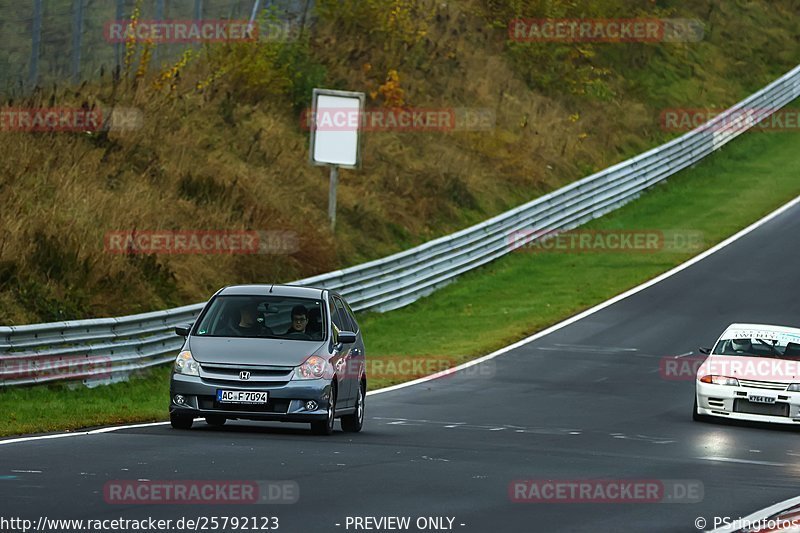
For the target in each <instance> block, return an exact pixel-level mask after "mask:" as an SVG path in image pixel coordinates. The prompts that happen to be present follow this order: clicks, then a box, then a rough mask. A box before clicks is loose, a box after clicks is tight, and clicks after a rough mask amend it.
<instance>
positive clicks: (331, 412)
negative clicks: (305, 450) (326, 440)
mask: <svg viewBox="0 0 800 533" xmlns="http://www.w3.org/2000/svg"><path fill="white" fill-rule="evenodd" d="M335 420H336V378H335V377H334V378H333V383H331V398H330V401H329V402H328V418H327V419H326V420H321V421H319V422H311V432H312V433H313V434H314V435H330V434H332V433H333V423H334V421H335Z"/></svg>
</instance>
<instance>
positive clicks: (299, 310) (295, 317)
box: [285, 305, 308, 335]
mask: <svg viewBox="0 0 800 533" xmlns="http://www.w3.org/2000/svg"><path fill="white" fill-rule="evenodd" d="M307 325H308V311H307V310H306V308H305V306H302V305H295V306H294V307H292V324H291V326H289V330H288V331H287V332H286V333H285V335H297V334H303V335H305V334H306V326H307Z"/></svg>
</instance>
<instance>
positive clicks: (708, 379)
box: [700, 374, 739, 387]
mask: <svg viewBox="0 0 800 533" xmlns="http://www.w3.org/2000/svg"><path fill="white" fill-rule="evenodd" d="M700 381H702V382H703V383H711V384H713V385H729V386H731V387H738V386H739V380H738V379H736V378H729V377H727V376H715V375H713V374H710V375H707V376H703V377H702V378H700Z"/></svg>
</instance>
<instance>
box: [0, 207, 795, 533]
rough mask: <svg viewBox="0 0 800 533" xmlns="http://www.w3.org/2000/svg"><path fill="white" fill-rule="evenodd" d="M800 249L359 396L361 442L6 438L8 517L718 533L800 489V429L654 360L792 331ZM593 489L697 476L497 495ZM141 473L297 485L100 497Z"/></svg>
mask: <svg viewBox="0 0 800 533" xmlns="http://www.w3.org/2000/svg"><path fill="white" fill-rule="evenodd" d="M798 244H800V208H798V207H797V206H795V207H794V208H792V209H790V210H788V211H786V212H784V213H783V214H781V215H779V216H778V217H776V218H774V219H773V220H771V221H770V222H768V223H767V224H764V225H762V226H761V227H759V228H758V229H756V230H755V231H753V232H751V233H749V234H748V235H746V236H745V237H743V238H741V239H739V240H738V241H736V242H734V243H733V244H731V245H730V246H728V247H726V248H723V249H722V250H720V251H719V252H717V253H715V254H712V255H711V256H709V257H708V258H706V259H704V260H703V261H700V262H699V263H697V264H695V265H693V266H691V267H689V268H687V269H685V270H683V271H681V272H679V273H677V274H676V275H674V276H672V277H669V278H667V279H666V280H664V281H662V282H661V283H658V284H656V285H653V286H651V287H649V288H647V289H645V290H643V291H641V292H638V293H636V294H634V295H632V296H630V297H628V298H626V299H624V300H621V301H619V302H617V303H615V304H613V305H611V306H609V307H607V308H605V309H603V310H601V311H599V312H597V313H595V314H592V315H590V316H588V317H586V318H584V319H581V320H579V321H577V322H575V323H573V324H571V325H569V326H566V327H564V328H562V329H560V330H558V331H555V332H553V333H551V334H549V335H546V336H544V337H541V338H539V339H537V340H535V341H533V342H531V343H529V344H526V345H524V346H522V347H519V348H516V349H514V350H512V351H510V352H509V353H507V354H505V355H502V356H500V357H497V358H496V359H492V360H490V361H487V362H485V363H483V364H482V365H480V366H478V367H472V368H470V369H468V370H467V371H464V372H461V373H459V374H456V375H453V376H449V377H445V378H441V379H438V380H434V381H429V382H427V383H423V384H419V385H416V386H412V387H407V388H403V389H399V390H395V391H391V392H387V393H383V394H378V395H371V396H370V397H369V398H368V402H367V420H366V426H365V430H364V431H363V432H362V433H361V434H358V435H351V434H345V433H342V432H340V431H337V432H336V433H335V434H334V435H333V436H332V437H330V438H325V437H314V436H312V435H310V433H309V431H308V429H307V426H302V425H280V424H269V423H256V422H231V423H229V424H228V425H227V426H225V427H223V428H211V427H210V426H207V425H205V423H201V422H196V423H195V429H193V430H192V431H189V432H185V431H176V430H172V429H170V428H169V426H165V425H161V426H154V427H143V428H132V429H123V430H119V431H115V432H109V433H102V434H94V435H88V436H76V437H70V438H58V439H51V440H38V441H31V442H19V443H13V444H8V445H4V446H0V502H2V503H0V509H1V511H0V516H3V517H27V518H32V519H34V520H38V517H40V516H46V517H47V518H50V519H52V518H84V519H112V518H119V517H124V518H144V517H158V518H171V519H173V520H174V519H177V518H179V517H182V516H183V517H199V516H206V517H211V516H277V517H279V519H280V527H279V529H278V531H286V532H290V533H295V532H296V533H303V532H318V531H319V532H328V531H330V532H336V531H339V532H341V531H389V530H388V529H382V530H376V529H371V530H367V529H357V530H356V529H354V528H353V527H352V526H351V527H349V528H347V527H346V523H347V522H346V520H347V517H356V516H358V517H366V516H372V517H380V516H407V517H411V519H412V524H413V523H414V520H416V519H417V518H418V517H424V516H434V517H454V522H453V531H459V532H465V533H466V532H490V533H506V532H530V531H546V532H557V531H558V532H560V531H569V532H572V531H586V532H595V533H596V532H605V531H614V532H618V531H619V532H623V531H624V532H627V531H632V532H640V531H641V532H645V531H646V532H655V531H697V529H696V528H695V525H694V524H695V519H696V518H697V517H701V516H702V517H704V518H705V519H706V520H707V524H708V528H709V529H711V527H710V526H711V525H712V523H713V517H714V516H717V517H722V516H730V517H736V516H741V515H746V514H749V513H750V512H752V511H755V510H757V509H760V508H763V507H766V506H768V505H771V504H773V503H775V502H777V501H780V500H783V499H787V498H791V497H795V496H798V494H800V483H798V478H799V477H800V435H798V434H797V433H796V431H795V430H793V429H789V430H787V429H775V428H767V427H757V426H748V425H734V424H706V423H696V422H693V421H692V419H691V409H692V400H693V390H694V384H693V382H692V381H691V380H669V379H665V378H664V376H663V375H662V372H661V371H660V366H659V363H660V361H661V360H662V359H663V358H664V357H672V356H683V357H687V356H686V355H684V354H687V353H689V352H694V353H695V354H697V348H698V347H699V346H709V345H711V344H712V343H713V341H714V340H715V338H716V337H717V336H718V335H719V333H720V332H721V331H722V329H723V328H724V327H725V326H727V325H728V324H729V323H731V322H763V323H777V324H784V325H798V324H800V283H798V282H799V281H800V246H798ZM532 282H533V281H532ZM688 357H690V356H688ZM337 426H338V424H337ZM337 429H338V428H337ZM587 478H591V479H598V478H602V479H627V480H633V479H641V480H697V481H700V482H702V484H703V488H704V493H703V498H702V502H700V503H693V504H678V503H625V504H618V503H568V502H559V503H515V502H512V501H511V500H510V498H509V486H510V484H511V483H512V482H513V481H514V480H524V479H553V480H578V479H587ZM139 479H148V480H177V479H195V480H204V479H206V480H207V479H216V480H293V481H295V482H297V484H298V486H299V490H300V494H299V501H298V502H297V503H295V504H291V505H242V506H230V505H161V504H153V503H143V504H137V505H110V504H108V503H106V502H105V500H104V498H103V487H104V485H105V483H106V482H108V481H112V480H139ZM337 524H339V525H337ZM231 530H232V529H231V528H228V529H227V531H231ZM409 530H410V531H419V530H418V529H417V528H416V527H412V528H411V529H409ZM428 531H445V529H433V530H431V529H428Z"/></svg>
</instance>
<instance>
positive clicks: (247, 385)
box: [203, 377, 289, 390]
mask: <svg viewBox="0 0 800 533" xmlns="http://www.w3.org/2000/svg"><path fill="white" fill-rule="evenodd" d="M252 381H253V378H250V379H249V380H248V381H239V379H238V378H237V379H236V381H235V382H233V381H231V380H228V379H210V378H208V377H203V383H207V384H209V385H220V386H223V387H231V386H235V387H236V388H237V389H242V390H247V389H253V390H264V386H265V385H269V388H270V389H271V388H275V387H285V386H286V385H288V384H289V382H288V381H257V382H255V383H252Z"/></svg>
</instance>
